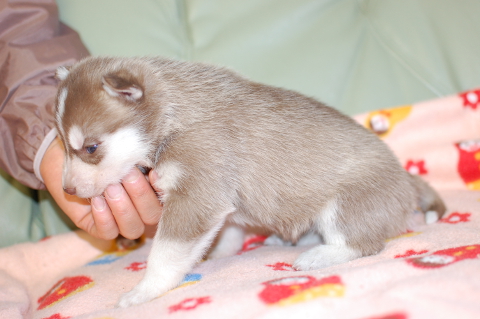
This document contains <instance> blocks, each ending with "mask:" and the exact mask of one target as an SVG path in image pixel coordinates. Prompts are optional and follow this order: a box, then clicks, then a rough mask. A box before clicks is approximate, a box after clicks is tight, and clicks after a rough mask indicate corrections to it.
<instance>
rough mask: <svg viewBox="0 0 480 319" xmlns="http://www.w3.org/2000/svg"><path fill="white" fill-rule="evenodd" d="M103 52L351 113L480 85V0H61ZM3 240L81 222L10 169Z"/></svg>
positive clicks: (1, 194)
mask: <svg viewBox="0 0 480 319" xmlns="http://www.w3.org/2000/svg"><path fill="white" fill-rule="evenodd" d="M58 5H59V12H60V17H61V19H62V20H63V21H64V22H65V23H67V24H68V25H70V26H71V27H73V28H74V29H76V30H77V31H79V33H80V35H81V37H82V39H83V41H84V42H85V44H86V45H87V47H88V48H89V50H90V51H91V53H92V54H94V55H117V56H133V55H163V56H167V57H172V58H176V59H183V60H192V61H205V62H211V63H215V64H218V65H223V66H227V67H230V68H233V69H235V70H237V71H239V72H240V73H242V74H244V75H246V76H248V77H250V78H251V79H253V80H256V81H260V82H264V83H268V84H273V85H277V86H281V87H286V88H290V89H294V90H297V91H300V92H302V93H305V94H307V95H310V96H314V97H316V98H318V99H320V100H322V101H324V102H326V103H328V104H330V105H331V106H333V107H336V108H338V109H340V110H342V111H343V112H346V113H347V114H356V113H360V112H364V111H367V110H372V109H378V108H384V107H390V106H394V105H401V104H410V103H413V102H417V101H421V100H425V99H430V98H434V97H438V96H442V95H448V94H452V93H455V92H458V91H462V90H466V89H470V88H473V87H478V86H480V63H478V57H479V56H480V37H479V36H478V30H480V19H478V12H480V1H478V0H462V1H458V0H401V1H399V0H356V1H352V0H295V1H292V0H242V1H232V0H196V1H180V0H136V1H131V0H81V1H71V0H58ZM0 203H1V206H0V207H2V208H1V210H0V223H2V225H6V226H5V227H2V230H3V229H5V231H3V233H0V245H7V244H12V243H15V242H19V241H23V240H37V239H39V238H42V237H43V236H45V235H50V234H55V233H59V232H64V231H68V230H69V229H71V228H72V227H73V226H72V225H71V223H70V224H68V223H66V222H65V221H66V220H68V219H67V218H66V217H65V216H64V215H62V213H61V212H60V211H59V209H58V207H56V205H55V204H54V203H53V200H52V199H51V198H50V197H49V195H48V193H47V192H45V191H42V192H32V191H30V190H28V189H27V188H25V187H23V186H21V185H19V184H18V183H16V182H14V181H12V180H11V178H9V177H8V176H6V174H3V173H2V174H0Z"/></svg>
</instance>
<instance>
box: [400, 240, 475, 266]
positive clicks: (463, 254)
mask: <svg viewBox="0 0 480 319" xmlns="http://www.w3.org/2000/svg"><path fill="white" fill-rule="evenodd" d="M476 258H480V245H469V246H462V247H455V248H449V249H444V250H439V251H436V252H434V253H433V254H430V255H427V256H422V257H416V258H408V259H406V261H407V262H408V263H409V264H411V265H413V266H415V267H418V268H440V267H445V266H448V265H450V264H453V263H456V262H459V261H462V260H465V259H476Z"/></svg>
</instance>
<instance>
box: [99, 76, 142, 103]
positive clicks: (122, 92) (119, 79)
mask: <svg viewBox="0 0 480 319" xmlns="http://www.w3.org/2000/svg"><path fill="white" fill-rule="evenodd" d="M102 84H103V88H104V90H105V91H106V92H107V93H108V94H109V95H111V96H113V97H120V98H124V99H126V100H128V101H132V102H136V101H138V100H140V99H141V98H142V97H143V89H142V87H141V86H140V84H139V83H138V82H137V81H136V79H135V78H134V77H133V76H132V75H130V74H127V73H124V74H122V73H117V74H108V75H106V76H104V77H103V79H102Z"/></svg>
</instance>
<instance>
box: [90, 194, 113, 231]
mask: <svg viewBox="0 0 480 319" xmlns="http://www.w3.org/2000/svg"><path fill="white" fill-rule="evenodd" d="M91 204H92V213H91V214H88V215H87V216H85V219H87V220H86V221H85V223H88V225H91V226H90V227H89V228H86V230H87V232H88V233H90V234H92V235H94V236H95V237H98V238H102V239H107V240H110V239H114V238H116V237H117V236H118V235H119V233H120V230H119V229H118V226H117V222H116V221H115V217H114V216H113V214H112V211H111V210H110V207H108V205H107V202H106V200H105V198H103V197H100V196H98V197H94V198H92V201H91Z"/></svg>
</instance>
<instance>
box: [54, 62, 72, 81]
mask: <svg viewBox="0 0 480 319" xmlns="http://www.w3.org/2000/svg"><path fill="white" fill-rule="evenodd" d="M70 68H71V67H70V66H61V67H59V68H58V69H57V72H55V78H56V79H57V80H60V81H63V80H65V79H66V78H67V76H68V74H69V73H70Z"/></svg>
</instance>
